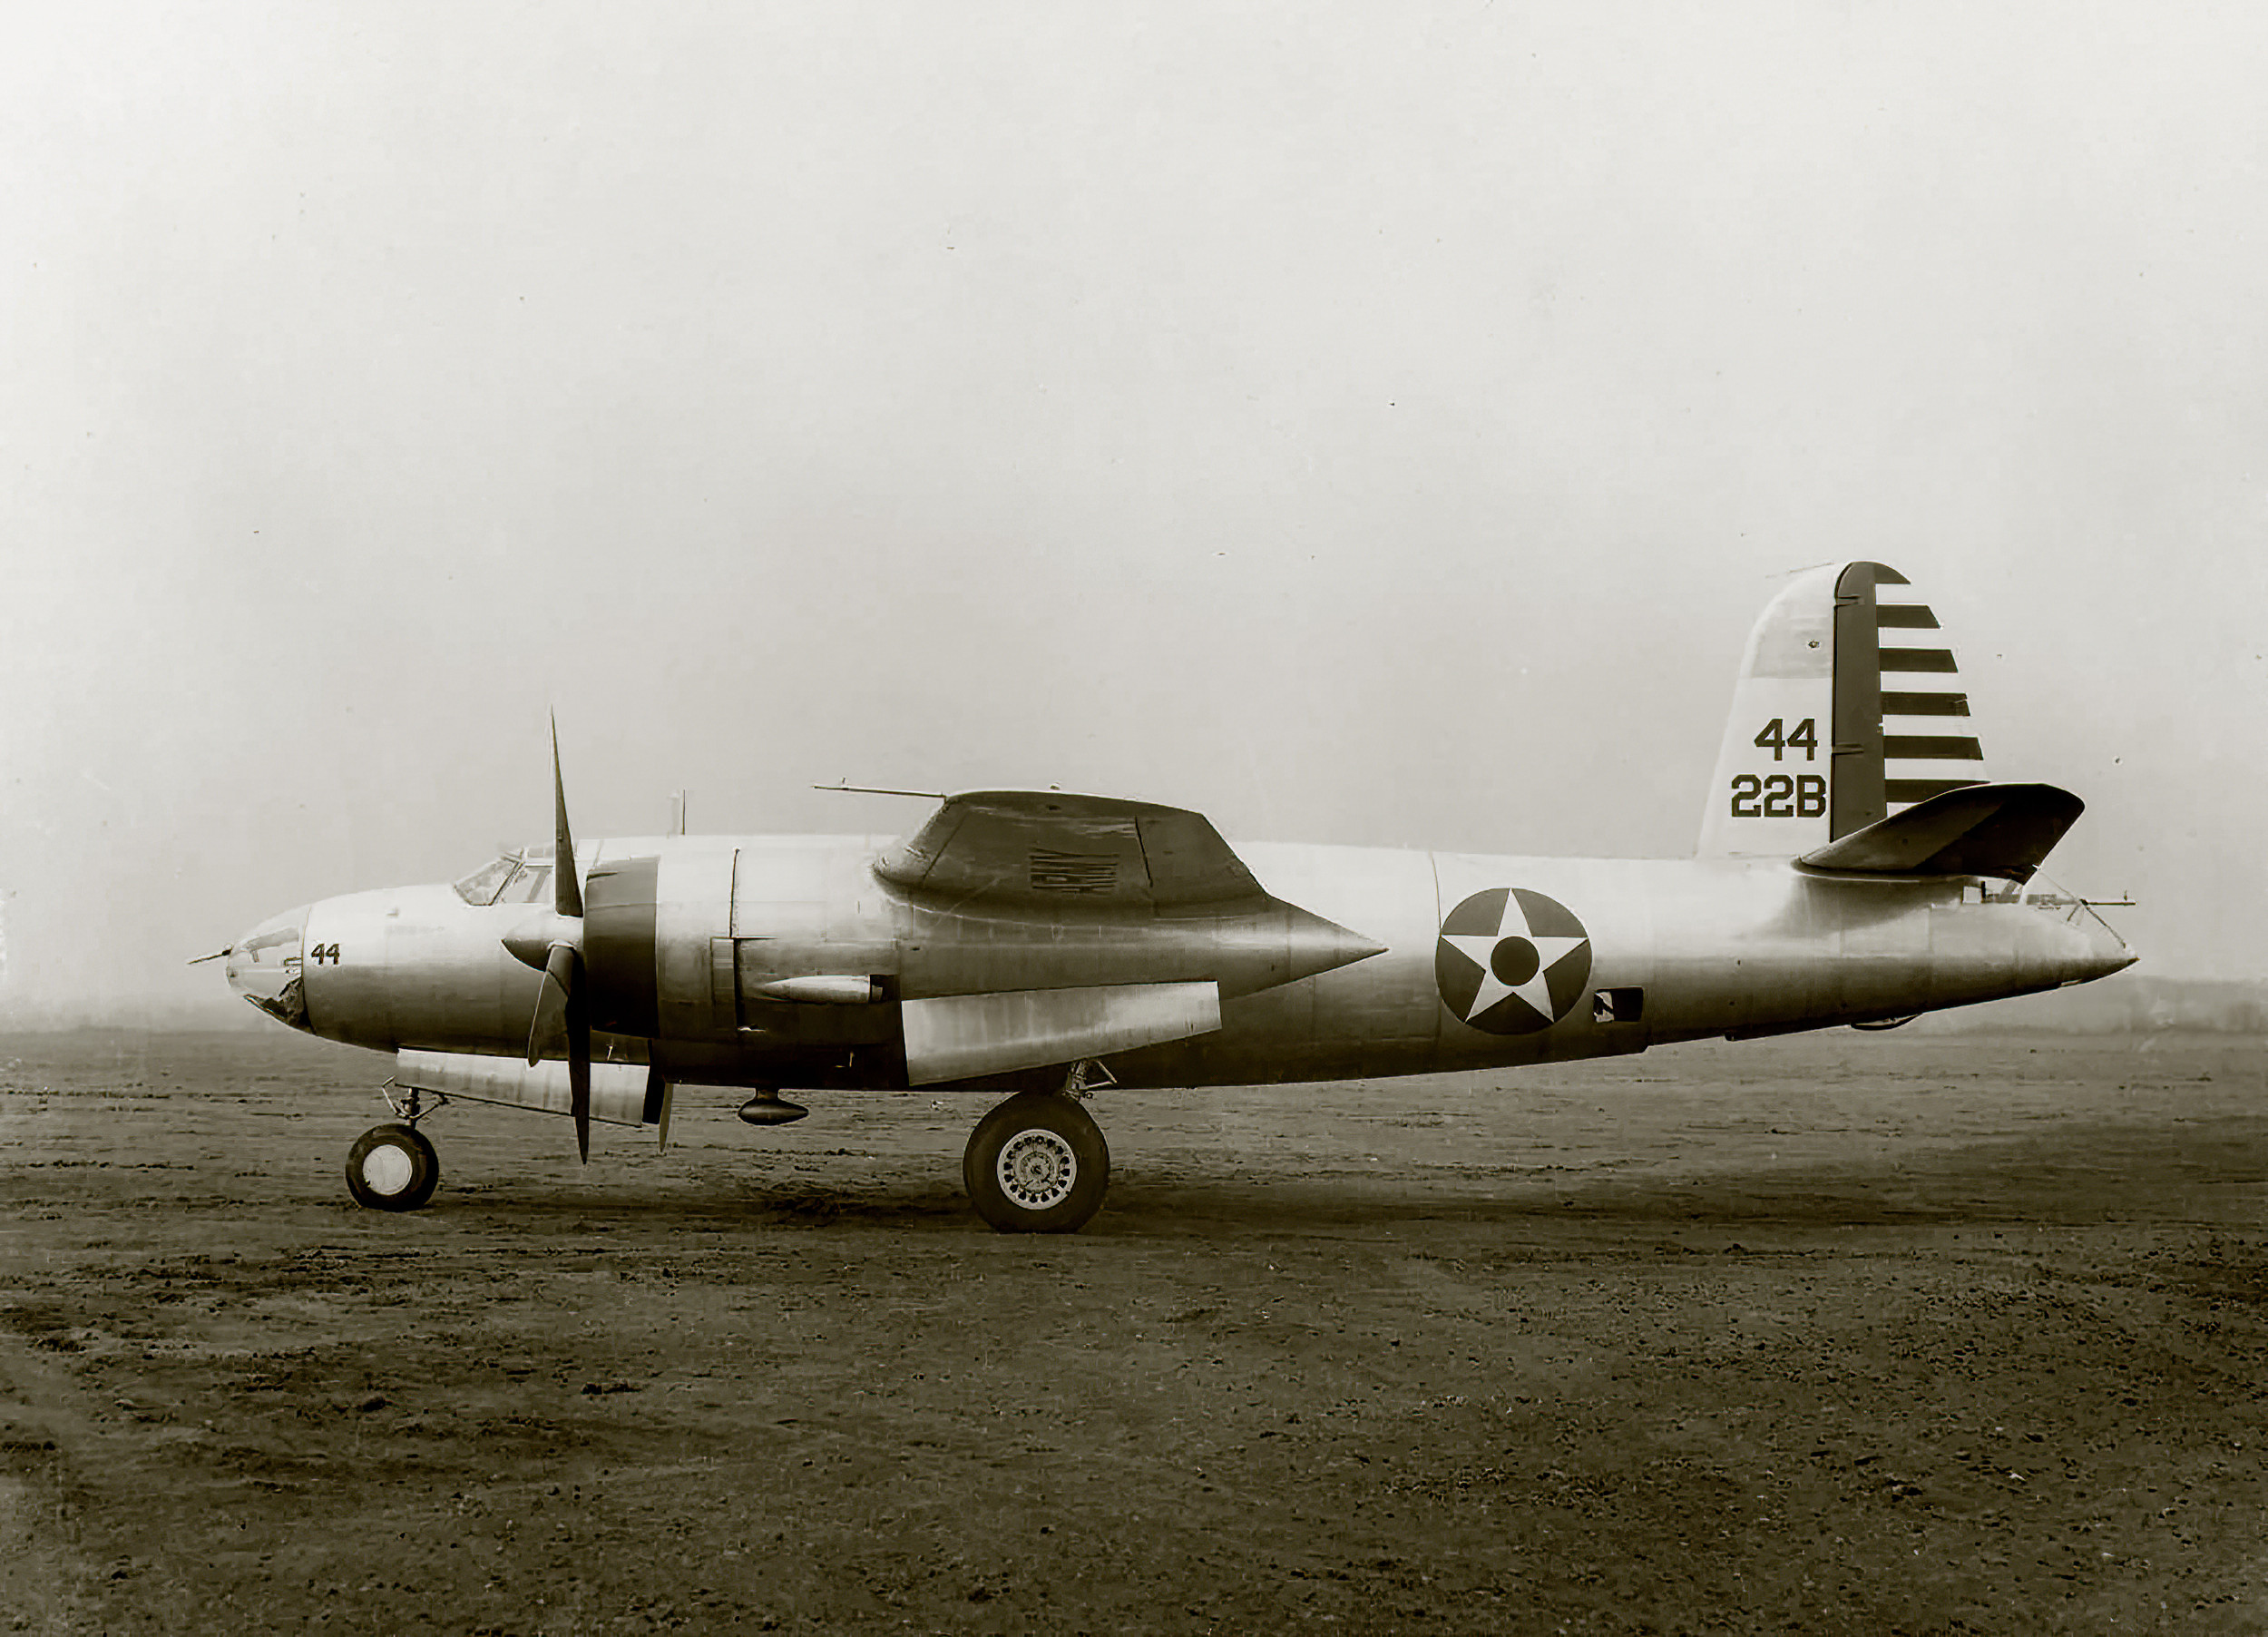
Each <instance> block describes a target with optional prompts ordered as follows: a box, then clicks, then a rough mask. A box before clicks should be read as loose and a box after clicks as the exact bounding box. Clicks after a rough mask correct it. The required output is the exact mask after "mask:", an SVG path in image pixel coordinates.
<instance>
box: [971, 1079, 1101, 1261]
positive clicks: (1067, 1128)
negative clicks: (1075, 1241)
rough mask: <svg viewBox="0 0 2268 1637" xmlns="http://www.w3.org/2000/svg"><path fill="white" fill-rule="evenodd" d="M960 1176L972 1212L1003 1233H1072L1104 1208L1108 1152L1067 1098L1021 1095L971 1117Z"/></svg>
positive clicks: (1087, 1119) (1088, 1119) (1088, 1121)
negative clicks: (972, 1125)
mask: <svg viewBox="0 0 2268 1637" xmlns="http://www.w3.org/2000/svg"><path fill="white" fill-rule="evenodd" d="M961 1179H962V1181H963V1182H965V1183H967V1184H968V1189H969V1198H970V1200H971V1201H973V1203H974V1204H975V1206H976V1213H977V1215H979V1216H981V1217H982V1218H983V1219H984V1220H986V1221H988V1222H990V1223H991V1224H992V1226H993V1228H994V1229H996V1230H999V1231H1000V1232H1002V1233H1073V1232H1076V1231H1078V1230H1079V1229H1080V1228H1082V1227H1084V1226H1085V1225H1086V1223H1087V1220H1088V1219H1089V1218H1090V1217H1092V1216H1093V1215H1094V1214H1095V1212H1096V1211H1099V1210H1100V1209H1101V1207H1102V1196H1103V1194H1104V1192H1105V1191H1107V1190H1108V1189H1109V1188H1110V1148H1109V1147H1108V1146H1107V1145H1106V1144H1105V1143H1104V1142H1103V1140H1102V1131H1101V1128H1100V1127H1099V1126H1097V1125H1096V1124H1095V1122H1094V1120H1093V1119H1092V1117H1091V1116H1090V1115H1089V1114H1088V1113H1087V1111H1086V1110H1085V1109H1083V1108H1081V1107H1080V1106H1079V1104H1078V1103H1076V1102H1074V1101H1073V1100H1072V1099H1071V1098H1070V1097H1068V1096H1065V1095H1063V1094H1062V1093H1058V1092H1025V1093H1021V1094H1020V1095H1017V1096H1014V1097H1011V1098H1010V1099H1009V1100H1008V1101H1007V1102H1005V1103H1002V1104H1000V1106H998V1107H997V1108H995V1109H993V1110H992V1113H989V1114H986V1115H985V1116H984V1118H983V1119H982V1120H980V1121H978V1122H977V1126H976V1130H975V1131H973V1132H971V1133H970V1134H969V1147H968V1152H966V1153H964V1154H963V1156H962V1160H961Z"/></svg>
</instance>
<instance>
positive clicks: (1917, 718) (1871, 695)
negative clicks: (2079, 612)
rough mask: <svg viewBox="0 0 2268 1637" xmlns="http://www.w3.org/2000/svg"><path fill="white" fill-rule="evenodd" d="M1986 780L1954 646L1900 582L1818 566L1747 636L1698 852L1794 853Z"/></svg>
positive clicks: (1891, 576)
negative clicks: (1916, 804) (1731, 710)
mask: <svg viewBox="0 0 2268 1637" xmlns="http://www.w3.org/2000/svg"><path fill="white" fill-rule="evenodd" d="M1984 777H1985V770H1984V755H1983V751H1982V750H1980V748H1979V745H1978V742H1977V739H1976V735H1975V730H1974V729H1973V728H1971V727H1970V722H1969V699H1968V696H1967V695H1966V694H1964V693H1962V692H1961V691H1960V677H1959V672H1958V671H1956V669H1955V667H1954V663H1953V653H1952V650H1951V648H1950V646H1949V645H1948V644H1947V643H1946V642H1945V640H1944V638H1943V636H1942V634H1941V632H1940V630H1939V627H1938V622H1937V616H1936V614H1935V613H1933V612H1931V609H1930V608H1929V607H1928V605H1927V604H1925V603H1921V601H1920V600H1919V599H1918V598H1917V597H1916V596H1915V595H1914V593H1913V591H1912V589H1911V587H1910V586H1909V585H1908V584H1907V582H1906V578H1905V576H1904V575H1903V574H1901V573H1898V571H1897V570H1895V569H1892V568H1886V567H1884V566H1883V565H1882V564H1879V563H1846V564H1835V565H1831V566H1828V567H1825V568H1816V569H1812V570H1809V571H1807V572H1806V573H1803V574H1801V575H1799V576H1797V577H1796V579H1795V580H1794V581H1793V582H1792V583H1790V584H1789V585H1788V587H1787V589H1785V590H1784V591H1783V592H1782V593H1780V594H1779V595H1778V596H1776V597H1774V599H1773V600H1772V602H1771V603H1770V604H1769V605H1768V606H1767V607H1766V608H1765V611H1764V613H1763V615H1762V616H1761V617H1760V618H1759V619H1758V620H1757V621H1756V624H1755V629H1754V630H1753V631H1751V632H1749V633H1748V648H1747V652H1745V654H1744V655H1743V656H1742V660H1741V667H1740V677H1739V680H1738V681H1736V682H1735V684H1734V689H1733V714H1732V718H1731V720H1729V721H1728V722H1727V723H1726V724H1725V742H1724V746H1723V748H1722V749H1721V750H1719V751H1718V753H1717V761H1716V774H1715V776H1714V777H1713V778H1712V779H1711V780H1710V783H1709V795H1708V802H1707V805H1706V808H1705V809H1703V812H1702V818H1701V845H1700V849H1699V850H1700V855H1701V856H1702V857H1703V858H1758V857H1781V858H1788V857H1794V856H1795V855H1798V854H1801V853H1806V852H1809V851H1812V850H1813V849H1814V848H1820V847H1823V846H1825V845H1826V844H1827V843H1829V842H1831V841H1833V840H1836V839H1838V838H1842V837H1843V836H1847V835H1849V834H1850V833H1851V832H1852V831H1853V830H1857V829H1862V828H1865V827H1866V826H1867V825H1870V824H1873V823H1875V822H1877V821H1878V820H1880V819H1882V818H1887V817H1889V816H1890V815H1892V814H1893V813H1901V812H1903V811H1904V810H1905V809H1907V808H1909V807H1911V806H1912V805H1913V804H1914V803H1915V802H1917V801H1922V800H1926V799H1928V798H1930V797H1931V796H1935V795H1938V794H1941V792H1943V791H1946V790H1950V789H1959V788H1960V787H1961V786H1962V785H1968V784H1975V783H1978V782H1979V781H1980V780H1981V779H1983V778H1984Z"/></svg>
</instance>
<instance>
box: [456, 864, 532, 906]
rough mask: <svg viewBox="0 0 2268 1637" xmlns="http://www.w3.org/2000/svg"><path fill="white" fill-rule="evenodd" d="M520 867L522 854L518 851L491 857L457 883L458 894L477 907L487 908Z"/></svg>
mask: <svg viewBox="0 0 2268 1637" xmlns="http://www.w3.org/2000/svg"><path fill="white" fill-rule="evenodd" d="M518 868H520V856H519V855H518V854H517V853H506V854H504V855H503V857H502V858H491V859H490V860H489V861H488V862H487V863H485V864H484V865H482V866H481V867H480V868H478V869H476V870H474V872H473V873H472V874H471V875H469V876H467V877H464V879H463V880H462V881H459V882H458V883H457V884H456V896H457V897H460V898H463V899H464V901H465V902H466V903H467V904H470V905H471V906H473V907H474V908H475V909H485V908H487V907H488V906H490V905H491V904H494V902H495V901H496V895H497V894H498V893H499V892H501V891H503V885H504V883H505V882H506V881H509V880H510V879H512V872H513V870H515V869H518Z"/></svg>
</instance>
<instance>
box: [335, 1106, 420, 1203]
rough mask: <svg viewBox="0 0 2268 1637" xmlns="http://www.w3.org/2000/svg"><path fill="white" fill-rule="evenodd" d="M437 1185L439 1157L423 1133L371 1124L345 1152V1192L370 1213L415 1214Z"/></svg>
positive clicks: (405, 1126)
mask: <svg viewBox="0 0 2268 1637" xmlns="http://www.w3.org/2000/svg"><path fill="white" fill-rule="evenodd" d="M440 1185H441V1156H440V1155H438V1154H436V1153H435V1152H433V1144H432V1143H430V1142H426V1141H425V1132H421V1131H419V1130H417V1129H416V1128H415V1126H408V1125H374V1126H372V1127H371V1128H370V1129H369V1130H368V1131H367V1132H363V1133H362V1135H361V1136H359V1137H357V1139H355V1145H354V1147H353V1148H352V1149H350V1150H348V1151H347V1192H348V1193H351V1194H353V1195H354V1196H355V1203H356V1204H357V1205H366V1206H367V1207H369V1208H370V1209H371V1210H372V1211H415V1210H416V1209H417V1208H418V1207H419V1206H421V1205H423V1204H424V1203H425V1201H427V1200H430V1199H432V1198H433V1191H434V1190H435V1188H437V1187H439V1186H440Z"/></svg>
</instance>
